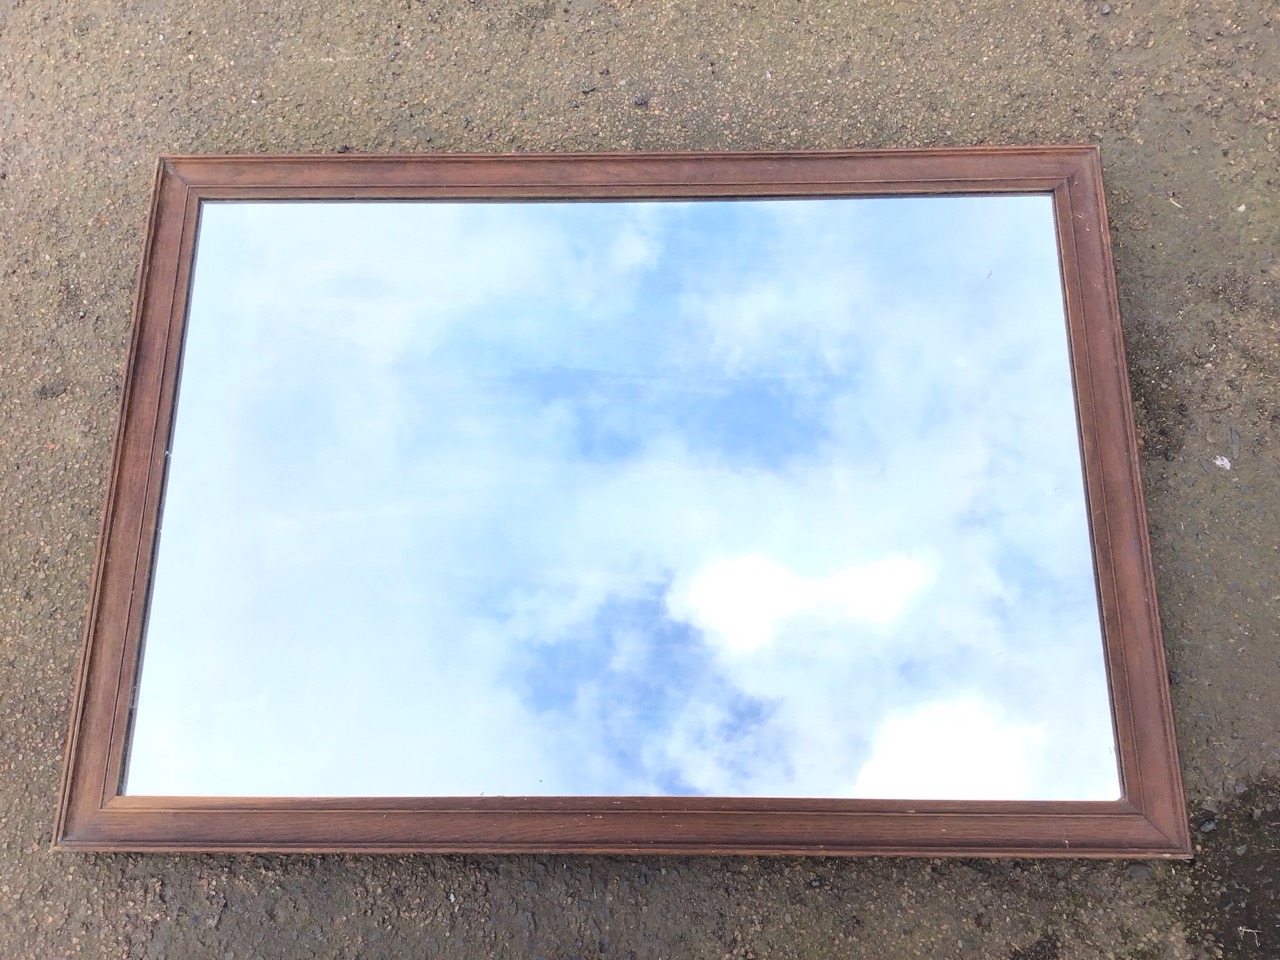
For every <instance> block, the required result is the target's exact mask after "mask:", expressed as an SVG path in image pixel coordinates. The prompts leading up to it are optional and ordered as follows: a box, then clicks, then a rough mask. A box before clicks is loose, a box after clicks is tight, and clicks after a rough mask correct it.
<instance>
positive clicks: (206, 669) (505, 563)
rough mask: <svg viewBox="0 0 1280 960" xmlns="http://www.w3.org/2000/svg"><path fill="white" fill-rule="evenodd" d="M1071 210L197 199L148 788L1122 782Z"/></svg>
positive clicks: (140, 776) (1076, 787) (943, 202)
mask: <svg viewBox="0 0 1280 960" xmlns="http://www.w3.org/2000/svg"><path fill="white" fill-rule="evenodd" d="M1050 211H1051V204H1050V201H1049V200H1048V198H1045V197H1031V198H1017V197H1007V198H992V197H987V198H958V199H940V198H927V199H918V200H904V199H891V200H865V201H863V200H858V201H852V200H850V201H821V202H810V201H802V202H750V203H729V204H691V203H663V204H630V203H626V204H543V203H529V204H518V205H514V206H495V205H489V204H454V203H428V204H307V203H287V204H239V203H230V204H224V203H213V204H209V205H207V206H206V208H205V212H204V214H203V215H202V226H201V240H200V250H199V262H198V268H197V276H196V281H195V284H194V287H193V293H192V315H191V321H190V325H189V327H190V329H189V331H188V334H187V341H186V354H185V357H184V366H183V382H182V389H181V394H180V397H181V399H180V404H179V410H178V414H177V432H176V436H175V441H174V444H173V449H172V456H171V469H170V474H169V478H168V485H167V488H166V506H165V515H164V518H163V533H162V537H161V541H160V547H159V554H158V557H159V560H158V572H157V576H156V586H155V589H154V596H153V600H152V603H151V611H150V623H149V628H148V637H147V641H146V659H145V663H144V667H143V673H142V683H141V688H140V693H139V706H138V713H137V717H138V720H137V726H136V732H135V735H134V741H133V742H134V747H133V755H132V757H131V763H130V771H129V790H130V791H131V792H143V793H146V792H161V793H164V792H178V793H232V794H234V793H244V792H247V793H268V794H271V793H278V794H298V793H301V794H318V795H325V794H334V793H353V792H355V793H372V794H397V793H400V794H454V793H456V794H471V793H481V792H483V793H488V794H494V793H508V794H511V793H516V794H519V793H543V794H557V793H614V794H628V793H634V794H646V793H664V792H681V793H711V794H728V795H741V794H757V795H761V794H763V795H782V796H806V795H807V796H840V795H844V794H846V793H847V792H848V790H849V787H850V784H851V783H854V782H855V781H859V782H860V777H859V771H860V770H863V769H864V767H865V766H866V764H867V762H868V757H869V756H871V755H872V753H873V751H874V756H872V760H873V761H874V762H873V764H872V766H871V767H869V768H868V769H870V770H871V771H872V772H874V771H875V770H877V769H884V770H888V768H887V767H885V762H886V761H884V760H877V759H876V758H878V757H881V756H882V754H883V752H884V750H883V742H884V741H883V740H882V739H881V740H877V738H878V737H881V738H882V737H887V736H890V734H892V735H893V736H895V737H898V739H899V741H900V744H901V745H903V746H904V748H905V749H909V750H911V751H915V752H916V754H917V755H919V756H922V757H927V756H931V755H932V754H931V753H930V751H931V750H932V749H933V747H932V746H931V745H930V743H929V742H925V741H926V740H927V739H928V738H926V737H924V733H925V732H926V731H927V730H928V729H929V728H928V726H927V724H925V720H927V719H928V718H929V717H930V716H933V715H932V714H929V713H928V712H927V711H926V710H925V707H924V705H927V704H938V703H943V704H950V703H956V702H969V700H972V701H973V702H977V703H981V704H984V705H993V706H991V712H989V713H986V714H984V713H973V712H969V713H966V712H964V711H963V710H960V711H955V710H953V712H952V713H951V714H950V715H949V716H950V718H951V721H952V722H953V725H954V726H955V727H957V728H958V727H960V726H962V725H963V724H972V725H973V728H974V730H977V731H994V732H993V733H992V736H996V737H997V738H998V737H999V736H1003V735H1004V734H1001V732H1000V731H1003V730H1023V731H1026V730H1042V731H1043V737H1042V738H1041V739H1036V738H1033V737H1029V736H1027V737H1023V738H1022V739H1018V738H1016V737H1015V738H1014V739H1013V740H1010V741H1009V742H1010V743H1011V744H1013V746H1015V747H1016V748H1017V750H1020V751H1022V752H1021V753H1018V754H1017V755H1018V756H1025V757H1027V758H1028V760H1027V765H1026V767H1025V769H1027V770H1032V771H1036V772H1035V774H1034V777H1032V778H1031V779H1024V780H1016V778H1011V777H1005V778H1004V779H999V780H997V781H996V782H997V783H999V784H1001V785H1002V786H1001V789H1008V790H1025V791H1027V792H1028V793H1029V794H1030V795H1035V796H1058V797H1064V798H1066V797H1073V796H1085V795H1087V796H1095V795H1098V794H1099V793H1101V794H1106V793H1107V791H1108V790H1110V791H1111V792H1112V793H1114V784H1115V764H1114V752H1113V746H1112V735H1111V729H1110V714H1109V708H1108V701H1107V692H1106V686H1105V674H1104V671H1103V665H1102V658H1101V645H1100V643H1099V639H1098V623H1097V611H1096V598H1095V594H1094V587H1093V577H1092V566H1091V563H1090V559H1089V556H1090V555H1089V540H1088V536H1087V533H1086V532H1085V529H1084V526H1083V517H1084V503H1083V495H1082V489H1081V481H1080V470H1079V454H1078V450H1077V449H1076V446H1075V443H1074V436H1075V424H1074V419H1073V415H1072V408H1071V385H1070V382H1069V378H1068V376H1067V365H1066V360H1065V356H1066V353H1065V351H1066V341H1065V332H1064V328H1063V322H1062V303H1061V295H1060V292H1059V287H1058V264H1057V258H1056V248H1055V245H1054V234H1053V229H1052V225H1051V222H1050V220H1049V216H1050ZM744 277H745V278H747V279H745V280H744V279H743V278H744ZM926 558H927V559H926ZM996 705H998V706H996ZM916 713H920V714H921V716H923V717H924V720H921V719H917V720H915V721H911V722H910V723H908V720H909V719H910V718H911V717H912V716H915V715H916ZM228 716H234V717H239V718H241V720H242V721H243V722H230V721H228V719H227V718H228ZM889 717H894V718H899V719H895V720H891V721H890V720H886V718H889ZM902 718H907V719H902ZM992 718H994V719H992ZM912 723H914V725H912ZM895 724H896V725H895ZM903 724H906V726H903ZM984 724H985V726H984ZM250 730H252V733H250V732H248V731H250ZM895 731H898V732H896V733H895ZM903 731H905V732H903ZM912 734H914V735H915V739H914V740H911V739H910V738H909V735H912ZM947 742H951V741H947ZM877 743H881V744H882V746H880V747H877V746H876V744H877ZM250 746H252V749H249V747H250ZM1037 756H1038V757H1039V759H1036V757H1037ZM1033 761H1034V762H1033ZM910 766H911V767H912V768H913V769H928V768H929V764H927V763H923V762H921V763H913V764H911V765H910ZM906 767H907V764H906V762H905V761H903V765H902V770H903V771H905V770H906ZM939 769H942V768H939ZM902 775H903V776H905V775H906V773H902ZM992 775H993V776H996V777H1003V776H1004V774H1002V773H1001V772H1000V770H995V771H994V772H993V774H992ZM868 776H870V774H868ZM889 776H890V772H886V773H884V774H883V776H882V777H881V778H880V780H879V781H878V782H879V783H880V785H881V787H882V788H884V789H889V787H888V786H887V783H888V778H889ZM1028 776H1029V777H1030V776H1031V775H1030V774H1028ZM912 782H913V783H914V781H912ZM924 788H925V787H924V786H921V787H919V789H924ZM911 789H912V790H915V789H917V788H915V787H912V788H911ZM891 792H896V793H901V792H902V791H900V790H899V791H891Z"/></svg>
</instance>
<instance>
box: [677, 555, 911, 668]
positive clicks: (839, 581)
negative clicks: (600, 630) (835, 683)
mask: <svg viewBox="0 0 1280 960" xmlns="http://www.w3.org/2000/svg"><path fill="white" fill-rule="evenodd" d="M931 579H932V575H931V572H930V571H929V570H928V568H927V567H925V566H924V565H923V564H921V563H920V562H919V561H916V560H910V559H907V558H905V557H894V558H891V559H888V560H880V561H876V562H875V563H868V564H863V565H861V566H857V567H848V568H846V569H844V570H839V571H837V572H836V573H833V574H831V575H830V576H826V577H801V576H797V575H796V574H795V573H794V572H792V571H791V570H789V569H788V568H786V567H784V566H782V564H780V563H778V562H777V561H775V560H772V559H770V558H768V557H764V556H761V555H760V554H748V555H746V556H741V557H732V558H729V559H725V560H717V561H714V562H712V563H710V564H708V565H706V566H705V567H703V568H701V569H700V570H698V571H696V572H695V573H694V574H693V576H692V577H691V578H690V580H689V582H688V583H687V584H686V585H685V586H684V588H683V590H679V589H678V588H677V592H675V593H673V594H672V595H671V596H670V597H669V604H670V608H671V610H672V612H673V613H674V614H676V615H677V616H680V617H681V618H682V619H688V620H689V622H691V623H694V624H696V625H697V626H698V627H700V628H702V629H703V630H705V631H706V633H707V636H708V639H710V640H711V641H712V642H714V643H717V644H719V645H722V646H723V647H725V648H726V649H728V650H730V651H737V652H750V651H753V650H756V649H758V648H760V647H763V646H765V645H766V644H768V643H770V642H771V641H772V640H773V639H774V636H775V627H776V626H777V624H778V623H779V622H780V621H782V620H788V619H792V618H805V619H822V620H829V621H841V620H853V621H865V622H867V623H873V624H876V625H877V626H885V625H887V624H888V623H890V622H891V621H892V620H893V619H894V618H895V617H897V616H898V614H899V613H900V612H901V610H902V607H903V605H904V604H906V602H907V600H908V599H910V597H911V596H912V594H914V593H915V592H916V591H918V590H919V589H920V588H922V587H924V586H925V585H926V584H927V583H928V582H929V581H930V580H931Z"/></svg>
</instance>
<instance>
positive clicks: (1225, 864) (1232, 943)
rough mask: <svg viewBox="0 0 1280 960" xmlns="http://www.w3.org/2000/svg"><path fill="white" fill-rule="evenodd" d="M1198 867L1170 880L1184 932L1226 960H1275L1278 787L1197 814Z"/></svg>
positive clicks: (1279, 912)
mask: <svg viewBox="0 0 1280 960" xmlns="http://www.w3.org/2000/svg"><path fill="white" fill-rule="evenodd" d="M1192 826H1193V829H1194V830H1195V831H1196V833H1195V837H1196V859H1195V862H1194V863H1193V864H1192V865H1190V866H1188V867H1184V868H1181V869H1179V870H1177V871H1175V873H1174V877H1175V878H1176V883H1175V884H1174V885H1173V887H1172V891H1173V892H1174V893H1175V895H1176V896H1178V897H1179V898H1181V900H1182V912H1183V914H1184V916H1185V922H1186V927H1187V932H1188V934H1189V935H1190V937H1191V938H1192V940H1194V941H1195V942H1198V943H1200V944H1201V945H1203V946H1204V947H1205V948H1206V949H1207V950H1209V951H1211V953H1212V955H1213V956H1215V957H1222V958H1224V960H1237V958H1239V960H1261V958H1267V960H1271V958H1275V957H1280V781H1277V780H1263V781H1259V782H1257V783H1254V784H1252V785H1250V786H1248V787H1245V788H1243V789H1242V792H1241V793H1239V794H1235V795H1233V796H1232V797H1231V799H1229V800H1225V801H1223V802H1221V803H1211V804H1209V805H1207V806H1205V807H1203V808H1201V809H1200V810H1199V811H1198V812H1197V814H1196V816H1195V817H1194V819H1193V821H1192Z"/></svg>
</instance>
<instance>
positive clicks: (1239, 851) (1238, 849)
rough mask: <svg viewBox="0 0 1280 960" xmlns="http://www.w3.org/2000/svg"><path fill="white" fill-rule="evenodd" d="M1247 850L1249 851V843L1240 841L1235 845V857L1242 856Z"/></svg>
mask: <svg viewBox="0 0 1280 960" xmlns="http://www.w3.org/2000/svg"><path fill="white" fill-rule="evenodd" d="M1248 852H1249V845H1248V844H1247V843H1242V844H1240V846H1238V847H1236V856H1237V857H1243V856H1244V855H1245V854H1246V853H1248Z"/></svg>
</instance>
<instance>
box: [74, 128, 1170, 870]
mask: <svg viewBox="0 0 1280 960" xmlns="http://www.w3.org/2000/svg"><path fill="white" fill-rule="evenodd" d="M1011 192H1037V193H1051V194H1052V195H1053V198H1054V210H1055V214H1056V219H1057V230H1058V238H1059V250H1060V253H1061V259H1062V269H1063V284H1064V289H1065V294H1066V305H1067V316H1068V327H1069V338H1070V347H1071V358H1072V368H1073V377H1074V383H1075V389H1076V397H1077V410H1078V413H1079V422H1080V437H1081V443H1082V449H1083V460H1084V466H1085V480H1086V488H1087V499H1088V504H1089V512H1090V516H1091V527H1092V535H1093V542H1094V558H1095V565H1096V570H1097V574H1098V592H1099V598H1100V605H1101V614H1102V621H1103V626H1104V635H1105V647H1106V662H1107V669H1108V673H1109V681H1110V690H1111V699H1112V706H1113V710H1114V717H1115V730H1116V739H1117V745H1118V753H1119V759H1120V767H1121V782H1122V785H1123V799H1121V800H1118V801H1114V802H1075V801H1070V802H1065V801H1064V802H1024V801H1017V802H1013V801H1006V802H986V801H983V802H977V801H964V802H961V801H955V802H951V801H916V802H913V801H885V800H831V799H815V800H770V799H758V798H750V799H717V798H709V797H696V798H663V797H624V798H599V797H584V798H566V797H551V798H547V797H534V798H528V797H526V798H499V797H488V798H486V797H475V798H460V799H459V798H381V799H361V798H328V799H325V798H289V799H278V798H273V799H253V798H199V797H173V798H163V797H161V798H157V797H134V796H124V795H121V793H120V790H119V787H118V784H119V783H120V779H121V767H122V762H123V757H124V754H125V748H126V742H125V740H126V736H127V731H126V728H127V722H128V716H129V712H130V705H131V700H132V694H133V689H134V683H135V679H136V678H135V673H136V668H137V664H138V661H139V645H140V637H141V636H142V629H143V617H144V606H145V604H144V603H143V602H142V599H143V598H145V596H146V595H147V588H148V583H149V578H150V572H151V571H150V568H151V562H152V546H153V543H154V538H155V533H156V527H157V520H158V514H159V510H160V496H161V487H162V485H163V476H164V465H165V448H166V446H167V440H168V434H169V429H170V421H171V417H172V411H173V402H174V395H175V386H176V380H177V371H178V361H179V355H180V352H181V346H182V338H183V326H184V322H185V316H186V307H187V297H188V292H189V289H190V283H191V274H192V255H193V250H194V242H195V237H196V228H197V221H198V217H199V210H200V203H201V201H202V200H207V199H278V198H292V199H302V198H307V199H372V198H395V199H423V198H444V197H450V198H485V199H530V198H576V199H590V198H595V199H602V198H624V197H626V198H667V197H705V198H711V197H747V196H796V195H827V196H835V195H839V196H848V195H857V196H883V195H894V194H960V193H963V194H975V193H978V194H981V193H1011ZM54 842H55V846H56V847H57V848H59V849H64V850H100V851H114V850H140V851H147V850H150V851H335V852H358V851H367V852H395V853H407V852H431V853H444V852H450V853H456V852H503V853H515V852H521V853H527V852H557V853H564V852H581V853H620V852H626V853H636V852H648V853H717V854H725V853H738V854H822V855H830V854H908V855H928V856H939V855H963V856H1014V855H1017V856H1087V857H1188V856H1189V855H1190V850H1191V844H1190V837H1189V833H1188V826H1187V818H1186V811H1185V806H1184V800H1183V794H1182V786H1181V779H1180V774H1179V769H1178V761H1177V751H1176V745H1175V741H1174V731H1173V718H1172V711H1171V706H1170V699H1169V689H1168V685H1167V679H1166V671H1165V658H1164V648H1163V644H1162V642H1161V635H1160V625H1159V619H1158V612H1157V609H1156V602H1155V580H1154V576H1153V572H1152V565H1151V557H1150V550H1149V546H1148V542H1147V531H1146V523H1145V513H1144V507H1143V495H1142V486H1141V482H1140V478H1139V472H1138V456H1137V443H1136V434H1135V429H1134V423H1133V415H1132V410H1131V406H1130V397H1129V389H1128V381H1127V377H1126V367H1125V358H1124V345H1123V342H1122V338H1121V328H1120V315H1119V307H1118V303H1117V298H1116V287H1115V278H1114V273H1113V268H1112V261H1111V245H1110V237H1109V233H1108V227H1107V217H1106V209H1105V201H1104V196H1103V189H1102V171H1101V162H1100V158H1099V154H1098V151H1097V149H1096V148H1094V147H1085V146H1060V147H1026V148H991V147H976V148H955V149H951V148H948V149H928V150H867V151H846V152H815V153H752V154H687V153H686V154H631V155H603V154H590V155H571V156H546V155H543V156H535V155H518V156H491V155H452V156H397V157H386V156H361V155H351V154H347V155H343V156H311V157H307V156H276V157H168V158H163V159H161V161H160V163H159V166H158V170H157V173H156V180H155V190H154V196H153V203H152V208H151V216H150V221H149V224H148V234H147V241H146V249H145V254H144V257H143V262H142V268H141V271H140V274H139V279H138V292H137V307H136V314H135V320H134V329H133V341H132V347H131V351H130V356H129V364H128V372H127V375H126V380H125V389H124V392H123V398H122V405H121V417H120V426H119V432H118V434H117V437H116V448H115V458H114V464H113V467H112V473H111V479H110V485H109V490H108V493H107V501H106V508H105V511H104V517H103V522H102V532H101V539H100V544H99V549H98V558H97V566H96V572H95V578H94V589H93V594H92V599H91V602H90V606H89V612H88V617H87V622H86V629H85V645H84V653H83V656H82V659H81V664H80V670H79V678H78V687H77V696H76V703H75V708H74V711H73V715H72V718H71V729H70V737H69V741H68V744H67V753H66V772H65V776H64V782H63V788H62V795H61V803H60V808H59V811H58V816H57V823H56V826H55V830H54Z"/></svg>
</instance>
